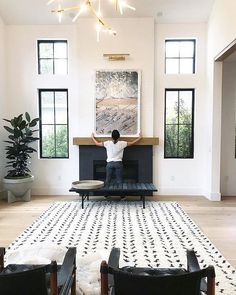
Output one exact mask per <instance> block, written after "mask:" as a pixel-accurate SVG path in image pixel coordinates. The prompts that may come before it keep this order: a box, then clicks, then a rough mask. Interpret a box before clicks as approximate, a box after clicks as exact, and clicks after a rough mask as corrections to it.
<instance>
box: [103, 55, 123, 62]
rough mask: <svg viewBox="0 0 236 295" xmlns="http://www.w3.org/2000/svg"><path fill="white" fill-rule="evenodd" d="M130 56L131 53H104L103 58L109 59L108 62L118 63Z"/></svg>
mask: <svg viewBox="0 0 236 295" xmlns="http://www.w3.org/2000/svg"><path fill="white" fill-rule="evenodd" d="M128 56H129V53H104V54H103V57H105V58H108V60H112V61H117V60H125V58H126V57H128Z"/></svg>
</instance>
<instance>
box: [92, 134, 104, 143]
mask: <svg viewBox="0 0 236 295" xmlns="http://www.w3.org/2000/svg"><path fill="white" fill-rule="evenodd" d="M91 137H92V140H93V142H94V143H95V144H96V146H103V142H102V141H101V142H99V141H97V140H96V138H95V137H94V134H93V133H92V135H91Z"/></svg>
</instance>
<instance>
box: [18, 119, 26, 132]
mask: <svg viewBox="0 0 236 295" xmlns="http://www.w3.org/2000/svg"><path fill="white" fill-rule="evenodd" d="M26 126H27V123H26V121H25V120H23V121H22V122H21V123H20V125H19V128H20V130H23V129H24V128H25V127H26Z"/></svg>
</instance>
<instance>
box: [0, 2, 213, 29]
mask: <svg viewBox="0 0 236 295" xmlns="http://www.w3.org/2000/svg"><path fill="white" fill-rule="evenodd" d="M57 1H59V0H56V1H55V3H56V2H57ZM60 1H62V0H60ZM47 2H48V0H0V16H1V17H2V19H3V20H4V22H5V23H6V24H11V25H35V24H58V20H57V18H56V16H55V15H53V14H52V13H51V12H50V11H51V9H53V8H55V6H57V5H55V4H51V5H50V6H47V5H46V4H47ZM82 2H84V0H63V5H62V7H64V6H71V5H72V6H76V5H80V4H81V3H82ZM96 2H98V0H94V4H96ZM126 2H127V3H128V4H130V5H132V6H134V7H136V11H132V10H129V9H126V10H125V12H124V14H123V16H122V17H154V18H155V20H156V22H158V23H197V22H206V21H207V20H208V17H209V14H210V11H211V9H212V5H213V2H214V0H126ZM101 6H102V11H103V15H104V17H107V18H114V17H120V15H119V13H118V12H117V11H116V10H115V8H114V4H112V2H111V0H101ZM73 16H74V12H70V13H66V14H65V15H64V16H63V23H64V24H71V20H72V18H73ZM83 17H84V16H83ZM85 17H86V16H85ZM87 17H91V14H89V13H88V14H87Z"/></svg>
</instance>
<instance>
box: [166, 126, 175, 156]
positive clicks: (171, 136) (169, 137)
mask: <svg viewBox="0 0 236 295" xmlns="http://www.w3.org/2000/svg"><path fill="white" fill-rule="evenodd" d="M177 151H178V126H177V125H166V137H165V157H167V158H169V157H171V158H176V157H177V156H178V152H177Z"/></svg>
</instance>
